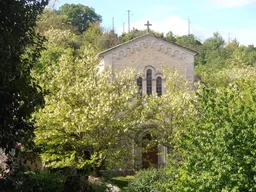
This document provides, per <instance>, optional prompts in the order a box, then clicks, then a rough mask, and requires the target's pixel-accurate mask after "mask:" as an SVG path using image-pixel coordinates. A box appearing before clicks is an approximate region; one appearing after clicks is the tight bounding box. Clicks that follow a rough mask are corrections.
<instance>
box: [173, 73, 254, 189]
mask: <svg viewBox="0 0 256 192" xmlns="http://www.w3.org/2000/svg"><path fill="white" fill-rule="evenodd" d="M254 84H255V75H254V76H253V77H248V78H241V79H240V80H239V81H237V82H235V83H232V84H229V85H228V86H227V87H220V88H218V89H214V88H207V87H204V86H202V87H200V88H199V90H198V92H197V93H198V94H197V97H198V99H197V102H195V106H196V110H197V116H196V118H195V119H194V120H193V121H192V122H191V123H190V124H189V125H188V126H187V127H186V129H185V130H184V131H181V132H179V134H178V136H177V137H176V139H177V140H176V144H177V145H176V148H175V149H176V150H175V153H177V154H179V161H177V162H176V164H174V166H173V167H171V170H175V169H176V168H177V167H178V170H177V169H176V171H177V172H176V171H172V172H173V173H175V172H176V175H172V174H173V173H171V175H172V176H171V178H173V177H174V178H175V181H174V182H172V186H173V190H174V191H255V190H256V188H255V186H256V185H255V182H256V181H255V171H256V167H255V153H256V151H255V149H256V146H255V144H256V142H255V141H256V137H255V123H254V122H255V112H256V108H255V106H256V105H255V102H256V101H255V98H256V90H255V87H254Z"/></svg>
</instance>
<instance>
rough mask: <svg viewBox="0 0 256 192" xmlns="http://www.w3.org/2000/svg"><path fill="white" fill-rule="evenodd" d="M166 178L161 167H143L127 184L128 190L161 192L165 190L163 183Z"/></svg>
mask: <svg viewBox="0 0 256 192" xmlns="http://www.w3.org/2000/svg"><path fill="white" fill-rule="evenodd" d="M166 180H167V177H166V175H165V172H164V170H163V169H155V168H150V169H145V170H141V171H140V172H139V173H138V174H137V175H136V176H135V179H134V180H132V181H131V182H130V183H129V184H128V191H130V192H161V191H166V190H165V189H164V188H163V185H162V184H163V183H164V182H165V181H166Z"/></svg>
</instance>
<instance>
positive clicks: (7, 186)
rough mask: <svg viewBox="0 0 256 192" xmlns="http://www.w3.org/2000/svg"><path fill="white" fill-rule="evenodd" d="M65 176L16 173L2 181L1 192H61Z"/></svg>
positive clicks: (48, 173)
mask: <svg viewBox="0 0 256 192" xmlns="http://www.w3.org/2000/svg"><path fill="white" fill-rule="evenodd" d="M64 181H65V176H62V175H60V174H57V173H50V172H41V173H32V172H29V173H23V172H20V173H16V174H15V175H12V176H8V177H6V178H5V179H2V180H0V191H1V192H61V191H63V186H64V185H63V183H64Z"/></svg>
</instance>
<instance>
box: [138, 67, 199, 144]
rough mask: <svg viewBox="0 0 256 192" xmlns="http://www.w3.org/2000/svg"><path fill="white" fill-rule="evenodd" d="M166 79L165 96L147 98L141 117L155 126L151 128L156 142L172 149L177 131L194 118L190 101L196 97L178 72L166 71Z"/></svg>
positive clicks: (189, 84) (190, 85)
mask: <svg viewBox="0 0 256 192" xmlns="http://www.w3.org/2000/svg"><path fill="white" fill-rule="evenodd" d="M164 79H165V81H164V94H163V95H162V96H161V97H149V98H147V101H146V102H145V106H144V108H143V111H142V114H141V116H142V117H143V118H144V119H143V120H144V122H147V123H148V124H151V125H154V126H152V128H149V130H150V132H151V133H152V134H153V135H154V137H155V139H154V141H157V142H158V144H161V145H164V146H169V147H171V146H172V144H170V143H171V141H172V140H173V135H174V134H175V133H176V131H177V130H180V129H183V127H184V124H187V123H188V122H190V121H191V119H193V118H194V117H193V115H194V111H193V107H192V105H191V103H190V101H191V100H193V99H194V97H195V95H194V91H193V90H192V88H193V87H192V84H191V83H190V82H187V81H186V80H184V77H183V76H182V75H181V74H180V73H179V72H178V71H173V70H168V69H165V71H164Z"/></svg>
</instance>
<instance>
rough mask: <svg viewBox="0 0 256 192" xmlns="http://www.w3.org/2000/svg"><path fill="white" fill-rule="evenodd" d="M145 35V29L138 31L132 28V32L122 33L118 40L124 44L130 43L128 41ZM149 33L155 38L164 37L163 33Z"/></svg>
mask: <svg viewBox="0 0 256 192" xmlns="http://www.w3.org/2000/svg"><path fill="white" fill-rule="evenodd" d="M146 33H147V30H146V29H145V30H138V29H135V28H133V29H132V31H130V32H129V33H123V34H122V35H121V36H120V37H119V39H120V41H121V42H126V41H130V40H132V39H134V38H136V37H139V36H141V35H143V34H146ZM149 33H152V34H154V35H155V36H157V37H161V38H163V37H164V35H163V33H158V32H156V31H153V30H150V32H149Z"/></svg>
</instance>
